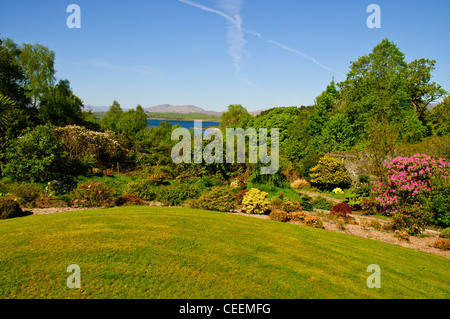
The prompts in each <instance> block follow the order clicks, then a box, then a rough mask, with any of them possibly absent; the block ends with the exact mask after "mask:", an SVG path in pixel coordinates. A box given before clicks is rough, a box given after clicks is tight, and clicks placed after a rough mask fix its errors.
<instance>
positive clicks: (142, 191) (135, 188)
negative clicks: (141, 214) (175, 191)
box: [125, 179, 158, 202]
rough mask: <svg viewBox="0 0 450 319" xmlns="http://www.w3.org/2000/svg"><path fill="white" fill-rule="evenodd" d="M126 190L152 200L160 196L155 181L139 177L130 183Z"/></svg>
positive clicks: (146, 199)
mask: <svg viewBox="0 0 450 319" xmlns="http://www.w3.org/2000/svg"><path fill="white" fill-rule="evenodd" d="M125 192H126V193H129V194H133V195H135V196H138V197H139V198H142V199H143V200H145V201H150V202H151V201H154V200H155V199H156V198H157V196H158V191H157V188H155V186H154V183H153V182H151V181H149V180H145V179H138V180H136V181H133V182H130V183H128V184H127V186H126V190H125Z"/></svg>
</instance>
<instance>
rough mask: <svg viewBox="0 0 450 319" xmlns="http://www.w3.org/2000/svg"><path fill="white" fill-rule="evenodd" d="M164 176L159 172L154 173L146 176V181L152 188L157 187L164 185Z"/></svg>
mask: <svg viewBox="0 0 450 319" xmlns="http://www.w3.org/2000/svg"><path fill="white" fill-rule="evenodd" d="M166 177H167V176H166V174H164V173H160V172H156V173H151V174H149V175H148V176H147V180H148V181H149V182H151V183H152V185H154V186H158V185H163V184H164V180H165V179H166Z"/></svg>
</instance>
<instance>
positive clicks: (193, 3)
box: [178, 0, 237, 24]
mask: <svg viewBox="0 0 450 319" xmlns="http://www.w3.org/2000/svg"><path fill="white" fill-rule="evenodd" d="M178 1H180V2H183V3H185V4H188V5H190V6H193V7H196V8H199V9H202V10H205V11H208V12H212V13H216V14H218V15H221V16H222V17H224V18H225V19H227V20H228V21H230V22H231V23H234V24H237V22H236V21H235V20H234V19H233V18H232V17H231V16H229V15H228V14H225V13H223V12H221V11H219V10H216V9H212V8H208V7H206V6H204V5H202V4H198V3H195V2H192V1H188V0H178Z"/></svg>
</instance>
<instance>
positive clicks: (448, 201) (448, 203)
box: [428, 178, 450, 227]
mask: <svg viewBox="0 0 450 319" xmlns="http://www.w3.org/2000/svg"><path fill="white" fill-rule="evenodd" d="M433 184H434V185H433V186H435V188H433V189H432V194H431V199H430V202H429V204H428V206H429V209H430V210H431V212H432V214H433V220H434V222H435V224H437V225H438V226H441V227H450V179H449V178H447V179H444V178H440V179H435V180H433Z"/></svg>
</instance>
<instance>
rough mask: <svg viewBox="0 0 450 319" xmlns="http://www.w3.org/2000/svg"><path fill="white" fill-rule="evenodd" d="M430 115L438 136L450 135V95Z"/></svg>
mask: <svg viewBox="0 0 450 319" xmlns="http://www.w3.org/2000/svg"><path fill="white" fill-rule="evenodd" d="M428 116H429V120H430V122H431V123H432V125H433V130H434V133H435V134H436V135H437V136H450V95H448V96H447V97H446V98H445V99H444V100H443V101H442V102H441V103H439V104H438V105H436V106H435V107H434V108H433V109H432V110H431V111H430V112H429V115H428Z"/></svg>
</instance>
